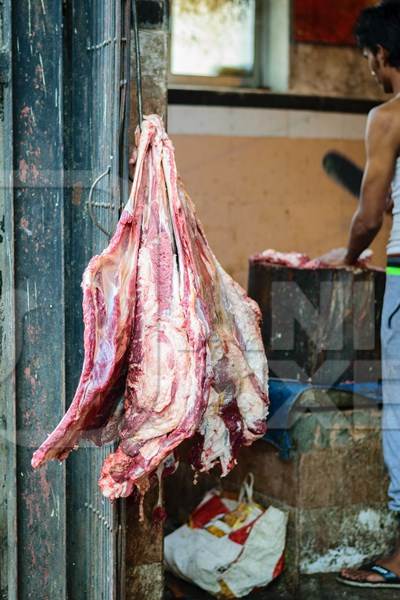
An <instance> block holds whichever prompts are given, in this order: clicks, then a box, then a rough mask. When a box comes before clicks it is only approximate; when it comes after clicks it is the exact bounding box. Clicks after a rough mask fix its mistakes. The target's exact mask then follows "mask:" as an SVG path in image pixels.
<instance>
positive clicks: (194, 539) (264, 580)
mask: <svg viewBox="0 0 400 600" xmlns="http://www.w3.org/2000/svg"><path fill="white" fill-rule="evenodd" d="M253 484H254V477H253V475H252V474H249V475H248V477H247V478H246V480H245V482H244V483H243V485H242V488H241V491H240V494H239V498H238V500H231V499H229V498H227V497H226V496H224V495H223V494H221V493H220V492H219V491H217V490H212V491H211V492H208V494H206V496H205V497H204V499H203V501H202V502H201V503H200V504H199V506H198V507H197V508H196V509H195V510H194V512H193V513H192V514H191V516H190V518H189V523H188V524H187V525H183V526H182V527H180V528H179V529H177V530H176V531H174V532H173V533H171V534H170V535H168V536H167V537H166V538H165V546H164V556H165V562H166V567H167V569H168V570H169V571H171V572H172V573H173V574H174V575H177V576H178V577H181V578H182V579H185V580H186V581H190V582H193V583H195V584H196V585H198V586H199V587H201V588H203V589H204V590H206V591H208V592H209V593H211V594H212V595H213V596H215V597H217V598H241V597H242V596H246V595H247V594H249V593H250V592H251V591H252V590H253V589H254V588H255V587H262V586H265V585H267V584H268V583H270V582H271V581H272V580H273V579H275V578H276V577H278V575H280V573H281V572H282V570H283V567H284V557H283V553H284V548H285V540H286V527H287V519H288V517H287V514H286V513H284V512H283V511H281V510H279V509H277V508H274V507H273V506H270V507H269V508H267V509H264V508H262V507H261V506H260V505H259V504H257V503H255V502H254V501H253Z"/></svg>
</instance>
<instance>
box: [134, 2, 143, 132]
mask: <svg viewBox="0 0 400 600" xmlns="http://www.w3.org/2000/svg"><path fill="white" fill-rule="evenodd" d="M132 17H133V33H134V36H135V54H136V95H137V111H138V118H139V128H140V129H142V121H143V99H142V65H141V61H140V40H139V25H138V15H137V7H136V0H132Z"/></svg>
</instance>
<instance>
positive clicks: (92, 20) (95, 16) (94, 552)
mask: <svg viewBox="0 0 400 600" xmlns="http://www.w3.org/2000/svg"><path fill="white" fill-rule="evenodd" d="M123 5H124V2H115V1H114V0H91V1H89V0H84V1H82V0H79V1H78V0H72V1H71V2H70V3H69V12H68V14H67V23H68V27H67V31H68V35H69V36H70V38H69V40H68V48H69V53H70V61H69V64H70V74H69V79H68V82H69V85H68V86H67V91H66V94H67V105H68V110H69V115H68V123H69V125H68V128H67V129H66V132H65V135H66V140H67V147H68V150H69V156H68V165H69V169H70V190H69V191H68V196H67V201H66V204H65V216H66V223H67V226H66V228H65V252H66V332H67V333H66V357H67V363H66V381H67V400H68V402H69V401H71V400H72V397H73V394H74V391H75V389H76V385H77V382H78V379H79V375H80V370H81V367H82V361H83V347H82V342H83V320H82V306H81V305H82V291H81V287H80V282H81V278H82V273H83V271H84V269H85V268H86V265H87V263H88V261H89V259H90V258H91V257H92V256H93V254H97V253H99V252H101V251H102V250H103V249H104V248H105V246H106V245H107V243H108V234H111V233H112V232H113V230H114V228H115V225H116V223H117V220H118V217H119V212H120V208H121V193H120V186H121V181H120V169H121V167H124V158H123V157H120V152H119V143H120V139H121V135H122V133H121V131H120V127H121V114H120V90H121V89H122V90H123V89H124V88H123V86H121V85H120V84H121V55H123V53H124V52H125V46H126V42H125V41H124V40H123V39H122V38H123V37H124V36H123V35H122V33H123V29H122V28H123V26H124V20H123V18H122V17H123V14H122V10H123ZM125 161H127V157H125ZM125 169H126V167H125ZM100 175H103V176H102V177H101V178H100V179H99V177H100ZM94 183H95V184H96V185H93V184H94ZM90 189H92V194H91V198H90V203H91V206H90V207H88V205H87V203H88V200H89V193H90ZM122 202H123V199H122ZM97 224H99V225H100V226H101V228H99V227H97ZM105 232H106V233H105ZM111 450H112V446H110V445H108V446H107V447H105V448H94V447H93V446H92V445H89V444H88V445H87V446H86V447H82V448H80V450H79V452H75V453H73V454H72V455H71V456H70V458H69V459H68V464H67V523H68V529H67V554H68V572H67V581H68V597H69V598H71V599H73V600H103V599H104V600H114V599H116V598H122V597H123V591H122V590H121V576H120V572H119V568H120V566H121V554H122V548H123V535H122V533H123V529H122V527H121V523H122V522H123V517H121V514H120V513H121V512H122V506H121V503H119V502H118V503H114V504H111V503H110V502H109V501H108V500H106V499H105V498H103V497H102V496H101V493H100V491H99V489H98V484H97V480H98V477H99V473H100V469H101V465H102V462H103V460H104V457H105V456H106V455H107V454H108V453H109V452H110V451H111Z"/></svg>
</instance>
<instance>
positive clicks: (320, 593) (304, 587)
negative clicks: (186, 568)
mask: <svg viewBox="0 0 400 600" xmlns="http://www.w3.org/2000/svg"><path fill="white" fill-rule="evenodd" d="M396 592H397V596H398V597H399V598H400V590H390V589H389V590H382V589H376V590H366V589H361V590H360V589H357V588H353V587H347V586H345V585H342V584H340V583H338V582H337V581H336V576H335V575H331V574H329V575H313V576H303V577H302V579H301V582H300V586H299V589H298V591H296V592H295V593H294V594H289V593H288V592H287V591H285V590H284V589H282V585H281V584H280V582H279V580H278V581H277V582H275V583H273V584H271V585H270V586H268V587H266V588H264V589H262V590H258V591H257V592H253V593H252V594H250V595H249V596H246V598H245V600H311V599H312V600H328V599H329V600H393V598H396ZM212 598H213V597H212V596H210V595H209V594H207V593H206V592H204V591H202V590H200V589H199V588H198V587H196V586H193V585H190V584H188V583H185V582H183V581H180V580H178V579H176V578H174V577H172V576H171V575H169V574H167V575H166V592H165V597H164V600H212Z"/></svg>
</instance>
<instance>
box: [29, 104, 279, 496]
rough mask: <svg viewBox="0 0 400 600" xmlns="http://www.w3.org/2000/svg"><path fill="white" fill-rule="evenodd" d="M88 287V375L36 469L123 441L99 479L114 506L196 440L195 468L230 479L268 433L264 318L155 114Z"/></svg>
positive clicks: (85, 299)
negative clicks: (225, 264)
mask: <svg viewBox="0 0 400 600" xmlns="http://www.w3.org/2000/svg"><path fill="white" fill-rule="evenodd" d="M82 287H83V313H84V325H85V333H84V349H85V358H84V364H83V369H82V374H81V378H80V381H79V385H78V389H77V391H76V394H75V397H74V399H73V401H72V404H71V406H70V408H69V409H68V411H67V413H66V414H65V416H64V418H63V419H62V420H61V422H60V423H59V425H58V426H57V428H56V429H55V430H54V431H53V433H51V434H50V436H49V437H48V438H47V440H46V441H45V442H44V443H43V444H42V445H41V447H40V448H39V449H38V450H37V451H36V452H35V453H34V456H33V459H32V465H33V467H39V466H40V465H42V464H44V463H45V462H46V461H48V460H50V459H55V458H56V459H59V460H63V459H65V458H66V457H67V456H68V454H69V453H70V452H71V450H73V449H74V448H76V447H77V445H78V443H79V440H80V439H82V438H86V439H91V440H92V441H94V442H95V443H96V444H98V445H102V444H104V443H108V442H110V441H116V440H117V441H119V446H118V449H117V450H116V452H113V453H111V454H110V455H109V456H108V457H107V458H106V460H105V462H104V465H103V469H102V473H101V476H100V481H99V484H100V487H101V489H102V492H103V494H104V495H105V496H107V497H109V498H111V499H114V498H117V497H125V496H128V495H129V494H131V493H132V491H133V489H134V487H135V485H137V486H143V482H146V481H147V477H148V476H149V475H150V474H151V473H153V472H154V471H155V470H156V469H157V467H158V466H159V465H160V464H161V463H162V462H163V461H164V459H166V457H168V456H169V455H171V453H172V452H173V451H174V449H175V448H177V446H178V445H179V444H180V443H181V442H183V441H184V440H185V439H188V438H193V440H194V441H193V451H192V453H191V457H192V463H193V466H194V468H195V469H197V470H205V471H208V470H209V469H211V468H212V467H213V466H215V465H218V464H219V465H220V467H221V470H222V474H223V475H225V474H227V473H228V472H229V470H230V469H231V468H232V467H233V466H234V464H235V460H236V454H237V450H238V448H239V447H240V446H241V445H249V444H251V443H252V442H253V441H254V440H256V439H257V438H259V437H261V436H262V435H263V434H264V433H265V429H266V424H265V422H266V417H267V409H268V395H267V379H268V372H267V361H266V358H265V354H264V348H263V344H262V340H261V336H260V330H259V320H260V312H259V308H258V306H257V305H256V303H255V302H254V301H252V300H251V299H250V298H248V297H247V296H246V294H245V292H244V290H243V289H242V288H241V287H240V286H239V285H238V284H237V283H235V282H234V281H233V280H232V279H231V277H230V276H229V275H228V274H227V273H225V271H224V270H223V269H222V267H221V266H220V264H219V263H218V261H217V260H216V258H215V256H214V255H213V253H212V252H211V250H210V247H209V245H208V243H207V240H206V238H205V236H204V233H203V230H202V228H201V226H200V224H199V221H198V220H197V217H196V215H195V211H194V207H193V204H192V202H191V201H190V199H189V197H188V196H187V194H186V193H185V191H184V188H183V186H182V183H181V182H180V180H179V179H178V176H177V172H176V166H175V158H174V149H173V146H172V143H171V141H170V140H169V138H168V136H167V135H166V133H165V130H164V127H163V124H162V121H161V119H160V118H159V117H157V116H155V115H152V116H149V117H145V119H144V122H143V125H142V132H141V135H140V139H139V144H138V151H137V161H136V170H135V177H134V182H133V185H132V191H131V195H130V199H129V201H128V203H127V205H126V207H125V209H124V211H123V213H122V215H121V219H120V221H119V223H118V226H117V229H116V232H115V234H114V236H113V238H112V240H111V242H110V244H109V246H108V247H107V248H106V249H105V250H104V252H103V253H102V254H101V255H99V256H95V257H94V258H92V260H91V261H90V263H89V265H88V267H87V269H86V271H85V273H84V276H83V282H82ZM121 399H123V404H122V406H121Z"/></svg>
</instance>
